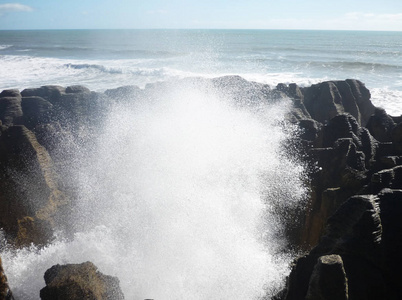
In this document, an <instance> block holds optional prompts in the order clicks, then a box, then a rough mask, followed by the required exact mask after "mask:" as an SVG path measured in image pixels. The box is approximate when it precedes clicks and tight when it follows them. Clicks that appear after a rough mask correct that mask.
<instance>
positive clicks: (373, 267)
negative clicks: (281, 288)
mask: <svg viewBox="0 0 402 300" xmlns="http://www.w3.org/2000/svg"><path fill="white" fill-rule="evenodd" d="M378 200H379V198H378V197H375V196H373V195H365V196H363V195H362V196H354V197H351V198H350V199H348V200H347V201H346V202H345V203H343V204H342V205H341V206H340V208H339V209H338V210H337V211H336V212H335V213H334V214H333V215H332V216H331V217H330V218H329V220H328V225H327V227H326V231H325V235H324V236H323V237H322V238H321V240H320V242H319V243H318V245H317V246H316V247H315V248H314V249H313V250H312V251H311V252H310V253H309V254H308V255H306V256H304V257H301V258H299V259H298V260H297V261H296V263H295V265H294V266H293V268H292V271H291V274H290V276H289V281H288V285H287V286H288V289H287V296H286V298H285V299H287V300H295V299H305V298H306V299H331V298H326V297H331V296H330V295H331V294H332V293H334V295H338V296H339V297H341V298H335V299H344V297H345V296H348V297H349V298H350V299H386V295H387V294H386V290H387V285H386V280H385V279H386V275H385V274H384V269H383V264H382V262H383V248H382V246H383V245H382V237H383V228H382V217H383V215H382V214H381V211H380V208H379V205H378V204H377V202H378ZM333 255H336V259H334V262H335V265H331V264H330V263H329V266H325V267H334V270H332V272H326V271H324V270H323V269H322V267H324V265H325V264H326V263H325V261H322V258H323V257H327V258H328V256H330V258H328V259H329V261H332V258H334V257H333ZM338 256H339V257H340V258H338ZM320 258H321V261H320ZM341 261H343V267H344V271H343V270H342V268H341ZM329 269H331V268H328V269H326V270H329ZM335 269H336V270H335ZM359 270H365V272H364V273H362V274H361V273H360V271H359ZM324 273H325V274H324ZM330 273H333V274H330ZM320 275H323V276H324V278H325V276H328V277H326V278H329V276H331V275H334V276H336V278H338V279H337V282H338V283H337V284H335V279H334V280H331V282H327V283H324V282H325V281H324V280H323V279H322V277H321V279H322V280H323V281H321V282H320ZM346 282H347V286H348V292H347V293H346V292H345V291H346ZM335 290H336V291H335ZM330 291H333V292H332V293H329V292H330ZM328 293H329V294H328ZM337 293H339V294H337ZM324 294H325V295H326V296H325V297H322V295H324Z"/></svg>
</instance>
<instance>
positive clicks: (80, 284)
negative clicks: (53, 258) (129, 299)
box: [40, 262, 124, 300]
mask: <svg viewBox="0 0 402 300" xmlns="http://www.w3.org/2000/svg"><path fill="white" fill-rule="evenodd" d="M44 278H45V283H46V287H44V288H43V289H41V291H40V297H41V299H42V300H54V299H58V300H82V299H87V300H123V299H124V295H123V292H122V291H121V289H120V286H119V280H118V279H117V278H116V277H112V276H108V275H104V274H102V273H101V272H99V271H98V270H97V268H96V267H95V265H94V264H93V263H91V262H86V263H82V264H69V265H63V266H61V265H55V266H53V267H51V268H50V269H48V270H47V271H46V273H45V276H44Z"/></svg>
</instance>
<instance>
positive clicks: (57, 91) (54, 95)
mask: <svg viewBox="0 0 402 300" xmlns="http://www.w3.org/2000/svg"><path fill="white" fill-rule="evenodd" d="M65 91H66V88H64V87H62V86H58V85H45V86H41V87H40V88H28V89H25V90H23V91H22V92H21V95H22V97H35V96H36V97H41V98H43V99H45V100H47V101H49V102H50V103H53V102H54V101H57V100H58V99H59V98H60V96H61V94H63V93H65Z"/></svg>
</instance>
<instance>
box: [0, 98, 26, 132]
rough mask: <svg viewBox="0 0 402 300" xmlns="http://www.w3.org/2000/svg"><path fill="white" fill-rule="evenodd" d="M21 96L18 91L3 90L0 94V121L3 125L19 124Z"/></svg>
mask: <svg viewBox="0 0 402 300" xmlns="http://www.w3.org/2000/svg"><path fill="white" fill-rule="evenodd" d="M21 119H22V108H21V95H20V93H19V91H18V90H4V91H2V92H1V93H0V120H1V122H2V123H3V125H6V126H10V125H13V124H15V125H18V124H21Z"/></svg>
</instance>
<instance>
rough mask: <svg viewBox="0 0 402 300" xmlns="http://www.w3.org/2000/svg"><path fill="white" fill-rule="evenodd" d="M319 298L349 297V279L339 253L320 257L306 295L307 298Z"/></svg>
mask: <svg viewBox="0 0 402 300" xmlns="http://www.w3.org/2000/svg"><path fill="white" fill-rule="evenodd" d="M317 299H325V300H342V299H349V297H348V280H347V278H346V273H345V269H344V267H343V261H342V258H341V257H340V256H339V255H325V256H321V257H320V258H318V261H317V263H316V265H315V267H314V270H313V273H312V274H311V277H310V283H309V288H308V291H307V296H306V300H317Z"/></svg>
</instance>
